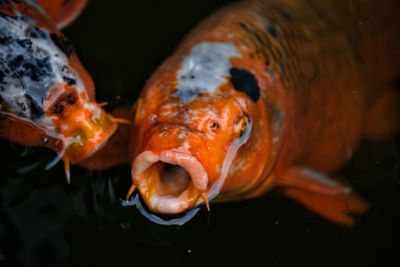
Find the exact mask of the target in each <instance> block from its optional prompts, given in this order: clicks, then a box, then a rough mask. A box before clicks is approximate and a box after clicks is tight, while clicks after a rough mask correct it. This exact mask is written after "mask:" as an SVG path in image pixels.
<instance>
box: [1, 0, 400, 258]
mask: <svg viewBox="0 0 400 267" xmlns="http://www.w3.org/2000/svg"><path fill="white" fill-rule="evenodd" d="M129 2H130V3H129V4H128V3H127V1H120V2H118V3H114V4H113V5H110V3H109V1H93V3H91V4H90V5H89V7H88V9H87V10H86V11H85V12H84V14H83V16H82V17H81V18H80V19H79V20H78V21H77V23H76V24H74V25H73V26H71V27H70V28H68V29H67V30H66V35H67V36H68V37H69V38H70V39H71V40H72V42H73V43H74V44H76V47H77V51H78V54H79V56H80V57H81V59H82V61H83V63H84V65H85V66H87V67H88V69H89V72H90V73H92V75H93V76H94V80H95V81H96V84H97V95H98V97H97V98H98V100H99V101H100V102H101V101H108V102H109V103H110V105H111V107H112V106H116V105H118V104H120V103H123V104H131V103H133V101H134V99H135V97H136V96H137V94H138V93H139V90H140V88H141V86H142V85H143V83H144V81H145V79H146V78H147V77H148V76H149V75H150V74H151V73H152V72H153V71H154V68H155V67H156V66H157V65H158V64H159V63H160V62H161V61H162V60H163V58H164V57H165V56H166V55H168V54H170V53H171V51H172V49H173V47H174V46H175V45H176V44H177V43H178V42H179V40H180V38H181V36H183V34H184V33H185V32H187V31H188V30H189V29H190V28H191V27H192V26H193V25H194V24H195V23H196V22H198V21H199V20H200V18H201V17H203V16H204V15H206V14H208V13H209V11H210V10H213V9H214V8H215V7H217V6H220V5H222V4H223V2H227V1H222V0H221V1H211V0H208V1H192V2H191V3H192V4H191V5H187V4H186V5H185V3H186V2H185V1H178V0H175V1H159V2H157V4H154V5H151V6H149V5H148V4H147V3H146V1H135V4H133V2H134V1H129ZM166 2H168V4H167V3H166ZM128 5H131V6H128ZM111 10H115V11H113V12H111ZM111 88H112V89H111ZM0 151H1V154H0V158H1V161H0V176H1V178H0V265H1V266H2V265H24V266H55V265H57V266H60V265H61V266H84V265H86V266H143V265H159V264H161V263H162V264H166V265H183V266H188V265H193V264H195V263H197V264H199V263H202V264H210V263H214V264H217V263H218V264H224V265H247V266H248V265H262V266H298V265H306V264H307V265H312V266H339V265H345V266H349V265H350V264H351V265H357V266H358V265H363V266H385V265H389V263H390V265H392V266H393V265H396V264H395V262H398V263H399V259H398V257H397V255H396V253H397V251H396V250H395V248H396V244H397V242H398V240H399V237H400V235H399V227H398V225H400V224H399V223H400V220H399V208H400V206H399V205H400V204H399V203H400V201H399V200H400V199H399V198H400V173H399V163H400V159H399V151H400V144H399V138H398V137H397V138H395V139H390V140H384V141H380V142H365V143H363V145H362V146H361V147H360V148H359V150H358V152H357V153H356V155H355V156H354V158H353V160H352V161H351V162H350V163H349V164H348V165H347V166H346V167H345V168H344V169H343V170H342V171H341V172H342V174H343V175H344V176H345V177H349V180H350V182H351V183H352V184H353V185H354V187H355V190H356V191H357V192H359V193H360V194H361V195H362V196H363V197H365V198H366V199H367V200H368V201H369V202H370V204H371V208H370V210H369V212H368V213H367V214H366V215H365V216H362V217H361V218H358V220H357V225H356V226H355V227H354V228H353V229H345V228H343V227H340V226H337V225H335V224H332V223H329V222H327V221H325V220H324V219H322V218H320V217H319V216H318V215H314V214H313V213H311V212H310V211H308V210H306V209H304V208H302V207H301V206H299V205H298V204H297V203H294V202H292V201H290V200H287V199H284V198H282V197H279V196H277V195H274V194H269V195H266V196H265V197H262V198H259V199H255V200H251V201H245V202H238V203H227V204H219V205H212V206H211V213H210V214H208V213H207V212H206V211H205V210H203V209H201V210H200V211H199V212H198V213H197V214H196V215H195V216H194V218H193V219H192V220H191V221H190V222H188V223H187V224H185V225H183V226H162V225H157V224H153V223H151V222H150V221H149V220H147V219H146V218H145V217H144V216H143V215H142V214H141V212H140V211H138V209H137V208H136V207H133V206H127V205H122V204H121V198H123V197H124V196H125V194H126V191H125V190H126V189H127V188H129V185H130V177H129V173H130V172H129V167H128V166H118V167H114V168H112V169H110V170H107V171H101V172H98V171H96V172H90V171H87V170H84V169H82V168H79V167H77V166H73V167H72V182H71V184H70V185H68V184H67V183H66V181H65V175H64V173H63V166H62V164H58V165H56V166H55V167H53V168H51V169H49V170H47V171H46V170H45V167H46V165H47V164H48V163H49V162H50V161H51V160H52V159H53V158H54V153H52V152H51V151H48V150H46V149H38V148H24V147H21V146H18V145H14V144H11V143H9V142H5V141H0ZM193 215H194V214H193Z"/></svg>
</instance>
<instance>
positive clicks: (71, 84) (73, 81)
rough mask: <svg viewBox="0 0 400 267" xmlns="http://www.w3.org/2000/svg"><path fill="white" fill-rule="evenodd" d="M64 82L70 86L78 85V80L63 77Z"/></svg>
mask: <svg viewBox="0 0 400 267" xmlns="http://www.w3.org/2000/svg"><path fill="white" fill-rule="evenodd" d="M63 80H64V81H65V82H66V83H67V84H68V86H74V85H75V84H76V80H75V79H73V78H70V77H67V76H63Z"/></svg>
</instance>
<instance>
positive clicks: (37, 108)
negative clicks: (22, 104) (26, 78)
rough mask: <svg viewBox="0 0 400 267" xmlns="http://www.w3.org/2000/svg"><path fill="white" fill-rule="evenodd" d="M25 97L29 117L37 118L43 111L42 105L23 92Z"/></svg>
mask: <svg viewBox="0 0 400 267" xmlns="http://www.w3.org/2000/svg"><path fill="white" fill-rule="evenodd" d="M25 97H26V99H27V100H28V101H29V103H30V112H31V114H30V115H31V118H32V119H37V118H39V117H41V116H43V114H44V112H43V108H42V106H41V105H40V104H39V103H37V102H36V101H35V100H34V99H33V98H32V97H31V96H30V95H28V94H25Z"/></svg>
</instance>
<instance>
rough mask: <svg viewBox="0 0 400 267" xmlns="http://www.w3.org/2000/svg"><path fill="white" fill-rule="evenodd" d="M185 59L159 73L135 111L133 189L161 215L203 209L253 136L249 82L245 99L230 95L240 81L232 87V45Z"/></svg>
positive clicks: (205, 47) (205, 46) (194, 51)
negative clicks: (197, 206) (241, 149)
mask: <svg viewBox="0 0 400 267" xmlns="http://www.w3.org/2000/svg"><path fill="white" fill-rule="evenodd" d="M185 53H186V55H185V57H182V56H181V55H179V53H178V56H176V57H172V58H170V59H169V60H168V61H167V62H166V63H165V64H164V65H162V66H161V68H160V69H159V70H158V71H157V72H156V74H155V75H154V76H153V78H151V79H150V80H149V82H148V84H147V86H146V87H145V89H144V91H143V93H142V96H141V98H140V99H139V101H138V103H137V106H136V115H135V127H136V129H135V130H134V131H133V134H134V136H133V140H134V142H133V143H132V144H131V145H132V150H133V151H135V152H134V154H133V156H134V158H133V164H132V171H131V174H132V179H133V186H132V188H137V189H138V191H139V193H140V195H141V197H142V199H143V200H144V202H145V203H146V205H147V207H148V208H149V209H150V210H151V211H153V212H156V213H161V214H178V213H181V212H184V211H186V210H188V209H191V208H193V207H194V206H196V205H198V204H199V203H201V202H205V204H206V205H208V200H211V199H213V198H214V197H215V196H216V195H217V194H218V193H219V192H220V190H221V188H222V186H223V185H224V182H225V179H226V177H227V175H228V172H229V169H230V168H231V165H232V162H233V161H234V159H235V157H236V155H237V152H238V150H239V148H241V147H242V146H243V145H244V144H246V143H248V140H249V139H250V137H251V135H252V130H253V122H252V118H254V117H256V116H257V114H256V105H255V101H254V99H252V97H255V98H257V99H258V98H259V97H260V91H259V88H258V84H257V81H256V80H255V81H253V80H251V79H250V81H244V83H247V85H249V84H250V86H255V87H256V88H251V89H252V90H253V89H254V90H255V91H254V92H253V93H252V94H253V95H252V96H249V94H247V93H243V91H239V90H237V89H236V88H235V83H240V82H243V79H239V80H240V81H237V80H234V77H236V78H237V75H236V74H237V73H235V72H237V71H239V72H240V69H238V68H235V67H234V66H232V64H231V63H232V60H233V58H234V57H236V56H238V55H239V52H238V51H237V50H236V49H235V47H234V46H233V45H231V44H226V43H201V44H199V45H197V46H194V47H192V48H191V49H190V50H189V51H186V52H185ZM182 58H183V60H182ZM239 75H240V74H239ZM245 78H246V77H245ZM236 85H237V84H236ZM132 188H131V190H130V191H132Z"/></svg>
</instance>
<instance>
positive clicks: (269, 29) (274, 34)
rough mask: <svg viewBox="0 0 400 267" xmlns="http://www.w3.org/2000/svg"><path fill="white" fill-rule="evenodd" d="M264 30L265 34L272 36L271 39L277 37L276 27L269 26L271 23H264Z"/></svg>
mask: <svg viewBox="0 0 400 267" xmlns="http://www.w3.org/2000/svg"><path fill="white" fill-rule="evenodd" d="M265 29H266V30H267V32H268V33H269V34H270V35H271V36H272V37H275V38H276V37H278V31H277V30H276V27H275V26H274V25H273V24H271V23H269V22H266V23H265Z"/></svg>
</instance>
